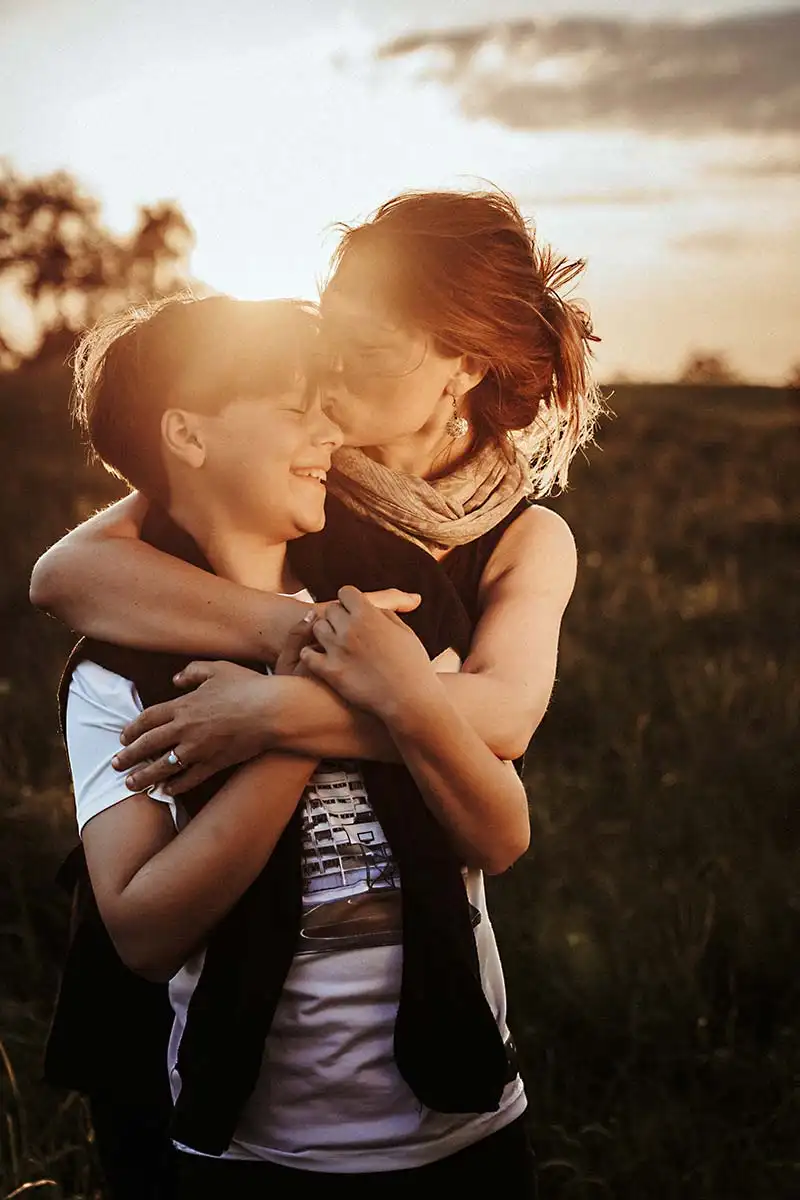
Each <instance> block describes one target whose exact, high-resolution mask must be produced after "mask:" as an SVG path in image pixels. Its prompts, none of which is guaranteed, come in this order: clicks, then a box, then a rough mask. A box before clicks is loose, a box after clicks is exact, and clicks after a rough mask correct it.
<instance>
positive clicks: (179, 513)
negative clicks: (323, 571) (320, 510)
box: [169, 502, 302, 595]
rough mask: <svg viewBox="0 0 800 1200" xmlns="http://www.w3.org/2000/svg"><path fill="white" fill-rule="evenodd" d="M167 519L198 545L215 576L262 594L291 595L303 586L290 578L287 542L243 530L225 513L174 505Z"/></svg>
mask: <svg viewBox="0 0 800 1200" xmlns="http://www.w3.org/2000/svg"><path fill="white" fill-rule="evenodd" d="M169 515H170V516H171V517H172V519H173V521H175V522H176V524H178V525H180V526H181V528H182V529H185V530H186V532H187V533H188V534H190V535H191V536H192V537H193V538H194V540H195V541H196V542H197V544H198V546H199V547H200V549H201V550H202V551H203V554H204V555H205V556H206V558H207V559H208V561H209V563H210V564H211V566H212V567H213V569H214V573H215V574H216V575H219V576H220V577H221V578H222V579H229V580H231V582H232V583H239V584H241V585H242V586H243V587H249V588H255V589H257V590H259V591H262V592H280V593H283V594H289V595H291V594H293V593H294V592H298V591H300V589H301V587H302V584H301V583H300V582H299V581H298V580H297V578H296V577H295V576H294V575H293V573H292V570H291V567H290V566H289V562H288V559H287V556H286V542H285V541H284V542H272V541H270V538H269V533H268V532H267V531H265V530H263V529H260V530H252V529H243V528H242V527H241V525H237V524H236V522H235V521H234V520H233V519H232V518H231V517H230V515H229V514H227V513H225V512H221V511H219V510H217V511H209V510H206V511H202V512H201V511H199V510H198V509H196V508H194V507H193V506H191V505H186V504H183V505H182V504H181V503H180V502H175V503H173V504H171V505H170V508H169Z"/></svg>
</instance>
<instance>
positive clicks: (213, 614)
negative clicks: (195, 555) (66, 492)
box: [30, 492, 304, 662]
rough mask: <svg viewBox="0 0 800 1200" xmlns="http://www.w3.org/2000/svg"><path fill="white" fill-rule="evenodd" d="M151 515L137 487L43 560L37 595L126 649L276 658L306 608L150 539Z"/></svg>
mask: <svg viewBox="0 0 800 1200" xmlns="http://www.w3.org/2000/svg"><path fill="white" fill-rule="evenodd" d="M146 512H147V501H146V500H145V499H144V498H143V497H142V496H140V495H139V494H138V493H137V492H133V493H132V494H131V495H130V496H126V497H125V498H124V499H122V500H118V501H117V502H116V504H112V505H111V507H110V508H106V509H104V510H103V511H102V512H99V513H96V514H95V515H94V516H93V517H90V518H89V520H88V521H84V523H83V524H82V525H79V526H78V527H77V529H73V530H72V532H71V533H68V534H66V536H65V537H63V538H61V540H60V541H58V542H56V544H55V545H54V546H51V547H50V549H49V550H47V551H46V552H45V554H43V555H42V557H41V558H40V559H39V561H38V562H37V563H36V566H35V567H34V569H33V575H32V577H31V586H30V598H31V602H32V603H33V604H35V605H36V606H37V608H43V609H45V610H46V611H47V612H49V613H52V614H53V616H55V617H58V619H59V620H60V621H63V622H64V624H65V625H68V626H70V628H72V629H75V630H77V631H78V632H80V633H83V634H86V635H88V636H89V637H94V638H99V639H100V640H102V641H109V642H115V643H117V644H118V645H122V646H136V647H138V648H140V649H143V650H165V651H170V652H173V653H177V654H186V655H187V656H189V655H192V654H203V655H209V654H213V655H218V656H219V657H220V658H251V659H257V660H260V661H264V662H274V661H275V659H276V658H277V656H278V653H279V652H280V649H281V647H282V645H283V643H284V641H285V640H286V635H287V633H288V632H289V630H290V628H291V627H292V626H293V625H294V624H295V623H296V622H297V621H298V620H299V619H300V617H301V616H302V614H303V609H304V605H303V604H301V603H300V601H298V600H293V599H291V598H290V597H288V596H276V595H274V594H272V593H270V592H262V591H256V590H254V589H252V588H246V587H241V586H240V585H239V584H235V583H231V582H229V581H228V580H227V579H220V578H218V577H217V576H216V575H210V574H209V573H208V572H207V571H201V570H199V568H197V567H193V566H190V565H189V564H188V563H185V562H182V561H181V560H180V559H178V558H173V557H172V556H171V555H169V554H164V553H162V551H160V550H156V549H155V548H154V547H153V546H149V545H147V543H145V542H142V541H140V534H141V528H142V522H143V520H144V517H145V514H146Z"/></svg>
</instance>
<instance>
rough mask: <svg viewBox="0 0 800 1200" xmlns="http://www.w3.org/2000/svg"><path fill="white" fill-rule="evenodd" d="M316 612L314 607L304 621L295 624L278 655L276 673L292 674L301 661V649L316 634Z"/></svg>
mask: <svg viewBox="0 0 800 1200" xmlns="http://www.w3.org/2000/svg"><path fill="white" fill-rule="evenodd" d="M315 616H316V614H315V612H314V610H313V609H311V610H310V611H309V612H307V613H306V615H305V616H304V617H303V619H302V621H298V622H297V624H296V625H293V626H292V628H291V629H290V630H289V632H288V634H287V635H286V641H285V642H284V644H283V649H282V650H281V652H280V654H279V655H278V660H277V662H276V663H275V674H276V675H292V674H293V673H294V671H295V669H296V668H297V664H298V662H299V661H300V651H301V650H302V649H303V647H304V646H307V645H308V644H309V642H311V641H312V640H313V638H314V636H315V633H314V624H313V622H314V618H315Z"/></svg>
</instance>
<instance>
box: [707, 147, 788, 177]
mask: <svg viewBox="0 0 800 1200" xmlns="http://www.w3.org/2000/svg"><path fill="white" fill-rule="evenodd" d="M708 173H709V174H711V175H717V176H721V177H722V178H724V179H736V180H747V179H752V180H754V181H756V180H761V179H800V154H796V155H793V154H784V155H777V154H776V155H769V156H767V157H766V158H764V157H762V158H754V159H753V160H752V161H751V162H731V163H716V164H715V165H714V166H713V167H711V168H709V172H708Z"/></svg>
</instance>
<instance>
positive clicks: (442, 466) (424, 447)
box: [361, 422, 473, 479]
mask: <svg viewBox="0 0 800 1200" xmlns="http://www.w3.org/2000/svg"><path fill="white" fill-rule="evenodd" d="M472 446H473V438H472V434H471V433H466V434H465V435H464V437H460V438H454V437H453V436H452V435H451V434H449V433H448V432H447V429H446V428H445V427H444V426H443V425H442V423H441V422H436V423H435V424H434V423H433V422H431V423H430V424H429V425H424V426H423V427H422V429H420V430H419V431H418V432H417V433H412V434H408V435H406V436H405V437H402V438H397V440H396V441H393V442H385V443H383V444H382V445H380V446H362V447H361V450H362V452H363V453H364V454H366V455H367V456H368V457H369V458H371V459H372V460H373V461H374V462H377V463H380V464H381V466H384V467H388V469H389V470H390V471H399V472H401V473H402V474H404V475H416V476H418V477H419V478H420V479H436V478H438V477H439V476H440V475H446V474H447V473H448V472H449V471H453V470H454V469H455V468H456V467H458V466H460V465H461V463H462V462H464V460H465V459H466V458H467V457H468V456H469V454H470V451H471V450H472Z"/></svg>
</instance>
